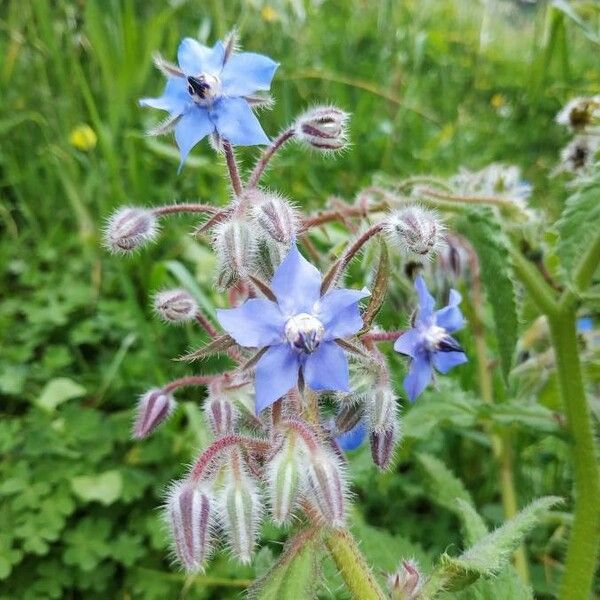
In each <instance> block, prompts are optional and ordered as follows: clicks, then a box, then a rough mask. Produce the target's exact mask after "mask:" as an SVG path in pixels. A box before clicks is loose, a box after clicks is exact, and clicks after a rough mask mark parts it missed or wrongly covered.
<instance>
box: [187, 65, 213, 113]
mask: <svg viewBox="0 0 600 600" xmlns="http://www.w3.org/2000/svg"><path fill="white" fill-rule="evenodd" d="M187 82H188V94H189V95H190V96H191V97H192V100H193V101H194V102H196V103H197V104H200V105H201V106H208V105H209V104H211V103H212V102H213V100H214V99H215V98H216V97H217V96H219V94H220V93H221V80H220V79H219V78H218V77H216V76H215V75H208V74H206V73H203V74H202V75H198V76H197V77H188V78H187Z"/></svg>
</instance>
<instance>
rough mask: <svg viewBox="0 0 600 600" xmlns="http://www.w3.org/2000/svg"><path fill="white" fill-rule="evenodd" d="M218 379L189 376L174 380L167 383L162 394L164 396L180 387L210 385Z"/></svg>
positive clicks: (215, 376) (214, 377) (214, 376)
mask: <svg viewBox="0 0 600 600" xmlns="http://www.w3.org/2000/svg"><path fill="white" fill-rule="evenodd" d="M218 377H220V376H219V375H190V376H189V377H181V378H180V379H175V380H174V381H171V382H170V383H167V385H165V386H164V387H163V392H165V393H166V394H168V393H170V392H174V391H175V390H178V389H179V388H181V387H186V386H189V385H210V384H211V383H212V382H213V381H214V380H215V379H217V378H218Z"/></svg>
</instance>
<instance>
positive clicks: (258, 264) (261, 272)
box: [254, 236, 287, 281]
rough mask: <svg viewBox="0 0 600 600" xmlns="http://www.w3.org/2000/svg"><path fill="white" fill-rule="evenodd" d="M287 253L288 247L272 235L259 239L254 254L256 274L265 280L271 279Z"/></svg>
mask: <svg viewBox="0 0 600 600" xmlns="http://www.w3.org/2000/svg"><path fill="white" fill-rule="evenodd" d="M286 253H287V248H286V247H285V246H284V245H283V244H280V243H279V242H276V241H275V240H274V239H272V238H270V237H267V236H263V237H262V238H261V239H259V240H258V241H257V244H256V252H255V254H254V268H255V269H256V274H257V275H258V276H259V277H261V278H262V279H264V280H265V281H270V280H271V279H272V278H273V274H274V273H275V270H276V269H277V267H278V266H279V265H280V264H281V262H282V261H283V259H284V257H285V255H286Z"/></svg>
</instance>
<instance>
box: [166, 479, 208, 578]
mask: <svg viewBox="0 0 600 600" xmlns="http://www.w3.org/2000/svg"><path fill="white" fill-rule="evenodd" d="M212 513H213V511H212V508H211V500H210V498H209V496H208V494H207V493H206V492H204V491H203V490H201V489H199V488H198V487H196V486H194V485H193V484H192V483H191V482H189V481H181V482H177V483H175V484H174V485H173V487H172V488H171V490H170V492H169V497H168V499H167V504H166V517H167V521H168V523H169V525H170V528H171V533H172V536H173V548H174V550H175V555H176V556H177V559H178V560H179V562H180V563H181V564H182V566H183V567H184V568H185V570H186V571H188V572H189V573H195V572H197V571H199V570H200V569H201V568H202V564H203V563H204V561H205V560H206V558H207V557H208V555H209V554H210V530H211V525H212V518H213V516H212Z"/></svg>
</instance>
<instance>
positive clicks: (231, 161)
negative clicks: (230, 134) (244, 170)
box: [223, 140, 244, 198]
mask: <svg viewBox="0 0 600 600" xmlns="http://www.w3.org/2000/svg"><path fill="white" fill-rule="evenodd" d="M223 151H224V152H225V161H226V162H227V170H228V171H229V179H231V186H232V187H233V192H234V194H235V195H236V196H237V197H238V198H239V197H240V196H241V195H242V191H243V190H244V187H243V185H242V180H241V178H240V172H239V169H238V166H237V161H236V160H235V154H234V152H233V147H232V146H231V144H230V143H229V142H228V141H227V140H223Z"/></svg>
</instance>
